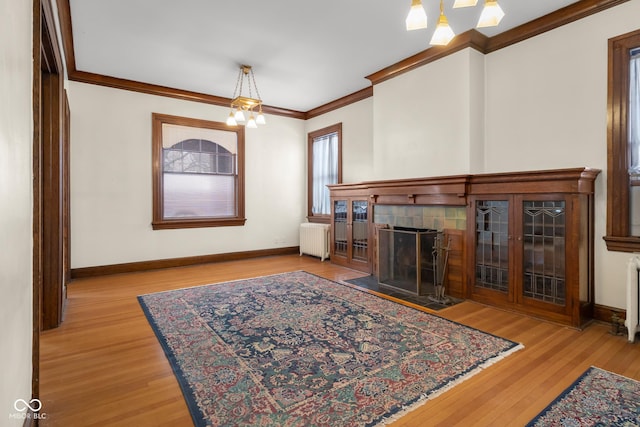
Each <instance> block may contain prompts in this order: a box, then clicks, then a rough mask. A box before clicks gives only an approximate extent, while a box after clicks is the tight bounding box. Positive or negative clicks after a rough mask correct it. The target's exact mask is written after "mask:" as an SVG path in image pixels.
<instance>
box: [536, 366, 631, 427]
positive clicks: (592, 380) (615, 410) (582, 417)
mask: <svg viewBox="0 0 640 427" xmlns="http://www.w3.org/2000/svg"><path fill="white" fill-rule="evenodd" d="M527 426H544V427H551V426H580V427H586V426H640V382H639V381H636V380H634V379H631V378H627V377H623V376H622V375H618V374H614V373H613V372H608V371H605V370H603V369H600V368H596V367H593V366H592V367H590V368H589V369H587V371H585V372H584V373H583V374H582V375H581V376H580V378H578V379H577V380H576V381H575V382H574V383H573V384H571V385H570V386H569V387H568V388H567V389H566V390H564V391H563V392H562V393H561V394H560V396H558V397H557V398H556V399H555V400H554V401H553V402H551V404H549V406H547V407H546V408H545V409H544V410H543V411H542V412H540V413H539V414H538V415H537V416H536V417H535V418H534V419H533V420H531V421H530V422H529V424H527Z"/></svg>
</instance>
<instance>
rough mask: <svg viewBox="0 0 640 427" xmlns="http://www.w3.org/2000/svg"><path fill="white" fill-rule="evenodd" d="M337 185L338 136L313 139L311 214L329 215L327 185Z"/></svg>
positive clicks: (335, 134) (332, 134)
mask: <svg viewBox="0 0 640 427" xmlns="http://www.w3.org/2000/svg"><path fill="white" fill-rule="evenodd" d="M337 183H338V134H337V133H331V134H328V135H323V136H321V137H318V138H314V139H313V205H312V209H311V211H312V213H313V214H317V215H329V214H330V213H331V201H330V199H329V189H328V188H327V185H329V184H337Z"/></svg>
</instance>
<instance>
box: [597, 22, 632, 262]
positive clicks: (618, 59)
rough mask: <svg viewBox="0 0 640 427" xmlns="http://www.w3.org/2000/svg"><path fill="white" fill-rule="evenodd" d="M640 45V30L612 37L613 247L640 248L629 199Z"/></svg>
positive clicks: (609, 175)
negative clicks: (633, 76)
mask: <svg viewBox="0 0 640 427" xmlns="http://www.w3.org/2000/svg"><path fill="white" fill-rule="evenodd" d="M637 46H640V30H637V31H632V32H630V33H627V34H623V35H620V36H618V37H614V38H612V39H609V45H608V68H607V74H608V78H607V79H608V85H607V235H606V236H605V237H604V240H605V242H607V249H608V250H609V251H619V252H638V250H640V237H637V236H631V224H630V213H631V206H630V202H629V195H630V186H629V173H628V170H629V166H630V163H631V161H630V159H629V149H628V123H627V121H628V111H627V110H628V108H629V78H630V77H629V76H630V74H629V50H630V49H633V48H635V47H637Z"/></svg>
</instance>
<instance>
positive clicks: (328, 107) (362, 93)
mask: <svg viewBox="0 0 640 427" xmlns="http://www.w3.org/2000/svg"><path fill="white" fill-rule="evenodd" d="M372 96H373V86H368V87H366V88H364V89H361V90H359V91H357V92H353V93H352V94H349V95H347V96H343V97H342V98H339V99H336V100H335V101H331V102H329V103H326V104H324V105H321V106H319V107H317V108H314V109H313V110H309V111H307V112H306V113H305V119H306V120H308V119H312V118H314V117H317V116H321V115H322V114H326V113H328V112H329V111H333V110H337V109H338V108H342V107H346V106H347V105H350V104H354V103H356V102H358V101H362V100H363V99H367V98H369V97H372Z"/></svg>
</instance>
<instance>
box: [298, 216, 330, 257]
mask: <svg viewBox="0 0 640 427" xmlns="http://www.w3.org/2000/svg"><path fill="white" fill-rule="evenodd" d="M330 227H331V226H330V225H329V224H317V223H311V222H303V223H302V224H300V256H302V254H307V255H313V256H317V257H320V260H321V261H324V260H325V259H326V258H329V231H330Z"/></svg>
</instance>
